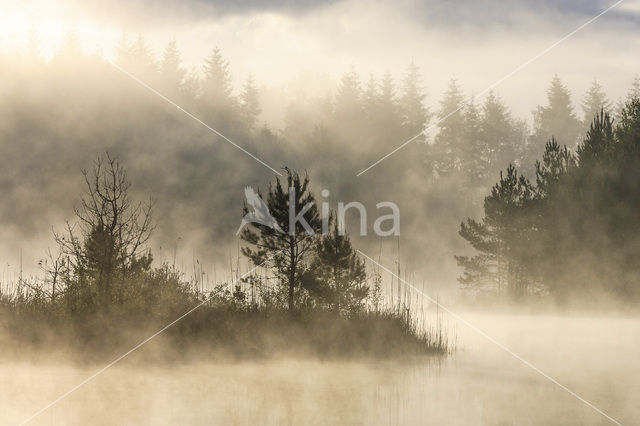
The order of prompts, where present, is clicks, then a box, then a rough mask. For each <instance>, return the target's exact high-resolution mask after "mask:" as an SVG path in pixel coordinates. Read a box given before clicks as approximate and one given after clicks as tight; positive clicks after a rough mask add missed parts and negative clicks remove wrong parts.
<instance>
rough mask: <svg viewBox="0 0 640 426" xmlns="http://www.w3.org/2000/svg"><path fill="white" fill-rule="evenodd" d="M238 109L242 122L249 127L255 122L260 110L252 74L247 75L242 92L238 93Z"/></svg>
mask: <svg viewBox="0 0 640 426" xmlns="http://www.w3.org/2000/svg"><path fill="white" fill-rule="evenodd" d="M240 110H241V112H242V118H243V120H244V123H245V124H246V126H247V127H248V128H249V129H251V128H252V127H253V126H254V125H255V124H256V121H257V120H258V116H259V115H260V113H261V112H262V109H261V108H260V100H259V98H258V89H257V88H256V85H255V83H254V82H253V77H252V76H249V77H247V79H246V80H245V83H244V87H243V88H242V93H241V94H240Z"/></svg>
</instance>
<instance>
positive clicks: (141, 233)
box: [55, 154, 153, 307]
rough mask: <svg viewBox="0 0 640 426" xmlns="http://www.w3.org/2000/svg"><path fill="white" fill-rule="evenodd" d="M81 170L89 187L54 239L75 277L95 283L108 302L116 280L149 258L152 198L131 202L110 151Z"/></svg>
mask: <svg viewBox="0 0 640 426" xmlns="http://www.w3.org/2000/svg"><path fill="white" fill-rule="evenodd" d="M82 173H83V175H84V179H85V184H86V188H85V193H84V195H83V196H82V198H81V202H80V205H79V206H78V207H76V208H75V215H76V218H77V222H76V223H71V222H67V224H66V227H65V232H64V233H62V234H58V233H55V240H56V242H57V243H58V245H59V246H60V249H61V252H62V253H63V254H64V255H66V256H68V257H69V262H70V263H71V265H70V266H71V269H72V270H73V272H74V274H75V277H76V279H78V280H79V281H82V282H83V283H84V284H85V285H87V283H88V285H95V286H96V287H97V290H98V293H99V295H100V300H101V303H102V304H103V306H105V307H106V306H108V305H109V304H110V302H111V301H112V298H113V296H114V294H113V293H114V289H113V286H114V283H115V282H116V280H117V279H118V278H119V279H121V280H122V282H124V281H125V280H126V278H127V275H128V274H129V273H131V272H132V271H133V270H134V269H135V268H136V267H139V266H140V265H141V263H150V261H151V259H150V255H148V254H147V255H144V254H143V252H144V246H145V244H146V243H147V242H148V240H149V238H150V236H151V233H152V231H153V223H152V210H153V202H152V200H149V201H148V202H139V203H134V202H132V201H131V199H130V197H129V189H130V182H129V181H128V179H127V175H126V172H125V170H124V168H123V167H122V166H121V165H120V163H119V161H118V160H117V159H116V158H114V157H111V156H110V155H109V154H107V155H106V157H105V158H101V157H99V158H98V159H97V160H96V161H95V163H94V166H93V170H92V171H91V172H89V171H87V170H83V172H82Z"/></svg>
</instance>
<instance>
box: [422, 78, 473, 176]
mask: <svg viewBox="0 0 640 426" xmlns="http://www.w3.org/2000/svg"><path fill="white" fill-rule="evenodd" d="M464 106H465V98H464V94H463V92H462V90H461V89H460V87H459V86H458V83H457V81H456V80H455V79H451V81H450V82H449V88H448V89H447V91H446V93H445V95H444V98H443V99H442V101H441V102H440V110H439V111H438V118H439V119H440V122H439V124H438V127H439V131H438V134H437V135H436V137H435V141H434V145H433V147H432V149H431V152H432V154H431V155H430V158H429V161H431V162H432V163H433V164H432V167H433V168H434V169H435V170H436V171H437V172H438V173H439V174H448V173H451V172H456V171H460V170H461V169H462V167H463V158H464V156H465V153H464V151H465V149H466V147H465V140H466V138H465V115H464Z"/></svg>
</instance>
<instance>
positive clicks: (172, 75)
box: [160, 40, 186, 96]
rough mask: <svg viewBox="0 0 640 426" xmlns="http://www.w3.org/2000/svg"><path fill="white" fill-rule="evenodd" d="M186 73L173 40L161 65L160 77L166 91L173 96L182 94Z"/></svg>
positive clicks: (164, 54) (165, 50) (164, 53)
mask: <svg viewBox="0 0 640 426" xmlns="http://www.w3.org/2000/svg"><path fill="white" fill-rule="evenodd" d="M185 75H186V72H185V70H184V69H183V68H182V59H181V58H180V52H179V51H178V45H177V43H176V41H175V40H171V41H170V42H169V44H168V45H167V47H166V48H165V49H164V52H163V54H162V62H161V63H160V77H161V78H162V84H163V86H164V89H165V90H167V91H168V94H169V95H170V96H171V95H172V96H176V95H178V94H179V93H180V91H181V88H182V83H183V81H184V79H185Z"/></svg>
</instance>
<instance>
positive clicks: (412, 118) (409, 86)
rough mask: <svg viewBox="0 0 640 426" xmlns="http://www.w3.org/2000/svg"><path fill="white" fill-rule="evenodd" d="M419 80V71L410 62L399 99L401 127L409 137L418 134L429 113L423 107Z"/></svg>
mask: <svg viewBox="0 0 640 426" xmlns="http://www.w3.org/2000/svg"><path fill="white" fill-rule="evenodd" d="M420 79H421V77H420V69H419V68H418V66H417V65H416V64H414V63H413V62H412V63H411V64H410V65H409V67H408V68H407V72H406V74H405V78H404V80H403V82H402V96H401V97H400V112H401V114H402V125H403V127H404V128H405V129H406V131H407V132H406V134H408V135H410V136H414V135H417V134H418V133H420V132H421V131H422V130H423V129H424V128H425V127H426V125H427V123H428V121H429V111H428V109H427V108H426V106H425V105H424V99H425V97H426V95H425V94H424V93H423V91H422V88H421V87H420Z"/></svg>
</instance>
